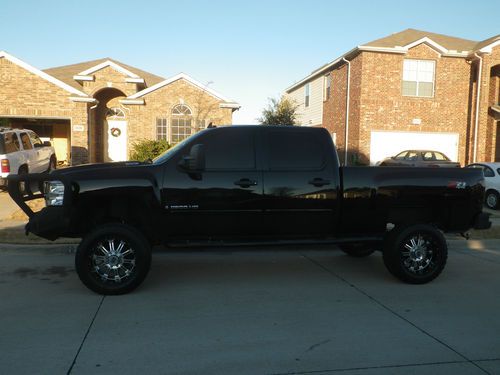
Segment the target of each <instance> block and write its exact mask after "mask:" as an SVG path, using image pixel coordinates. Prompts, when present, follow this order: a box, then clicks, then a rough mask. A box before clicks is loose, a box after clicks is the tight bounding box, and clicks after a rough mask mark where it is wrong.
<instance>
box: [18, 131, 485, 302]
mask: <svg viewBox="0 0 500 375" xmlns="http://www.w3.org/2000/svg"><path fill="white" fill-rule="evenodd" d="M21 181H24V184H23V185H24V186H26V187H27V188H25V189H24V190H22V189H20V187H19V186H20V185H21V184H20V182H21ZM483 183H484V177H483V173H482V171H481V170H477V169H459V168H439V169H432V168H399V167H395V168H382V167H349V168H348V167H344V168H343V167H340V166H339V161H338V157H337V152H336V150H335V146H334V144H333V142H332V139H331V137H330V135H329V134H328V132H327V131H326V130H325V129H321V128H305V127H293V126H232V127H222V128H210V129H206V130H204V131H201V132H199V133H197V134H196V135H193V136H191V137H190V138H187V139H186V140H185V141H183V142H182V143H179V144H178V145H176V146H175V147H173V148H171V149H170V150H168V151H167V152H166V153H164V154H162V155H161V156H159V157H158V158H156V159H155V160H153V161H152V162H150V163H139V162H121V163H109V164H95V165H83V166H76V167H72V168H67V169H61V170H56V171H52V172H51V173H50V174H39V175H26V176H14V177H12V178H10V181H9V193H10V195H11V197H12V198H13V199H14V200H15V201H16V202H17V203H18V205H19V206H20V207H21V208H22V209H23V210H24V211H25V212H26V213H27V214H28V216H29V223H28V224H27V225H26V231H27V232H32V233H34V234H36V235H38V236H41V237H44V238H47V239H50V240H53V239H56V238H58V237H63V236H64V237H77V238H80V237H82V238H83V239H82V242H81V243H80V245H79V247H78V250H77V252H76V261H75V263H76V270H77V273H78V275H79V277H80V279H81V280H82V282H83V283H84V284H85V285H86V286H87V287H88V288H90V289H91V290H93V291H95V292H97V293H102V294H123V293H127V292H129V291H131V290H133V289H134V288H136V287H137V286H138V285H139V284H140V283H141V282H142V281H143V280H144V278H145V277H146V275H147V273H148V271H149V268H150V263H151V246H152V245H154V244H158V243H163V244H179V243H184V244H196V245H200V244H217V245H222V244H227V243H229V244H241V243H270V242H275V243H280V244H283V243H288V242H294V243H297V242H316V243H336V244H338V245H339V247H340V248H341V249H342V250H344V251H345V252H346V253H347V254H349V255H352V256H367V255H369V254H371V253H372V252H373V251H375V250H381V251H382V252H383V259H384V262H385V265H386V266H387V268H388V270H389V271H390V272H391V273H392V274H393V275H395V276H396V277H398V278H399V279H401V280H403V281H405V282H408V283H415V284H421V283H426V282H429V281H431V280H433V279H434V278H435V277H437V276H438V275H439V274H440V273H441V271H442V270H443V268H444V266H445V263H446V259H447V244H446V241H445V239H444V237H443V234H442V232H456V233H464V232H466V231H467V230H469V229H470V228H477V229H483V228H489V226H490V225H491V223H490V222H489V219H488V215H487V214H484V213H482V205H483V195H484V186H483ZM33 186H35V187H37V188H33ZM39 197H44V198H45V201H46V207H45V208H43V209H42V210H41V211H39V212H37V213H34V212H33V211H32V210H31V209H30V208H29V207H28V206H27V205H26V201H27V200H30V199H34V198H39Z"/></svg>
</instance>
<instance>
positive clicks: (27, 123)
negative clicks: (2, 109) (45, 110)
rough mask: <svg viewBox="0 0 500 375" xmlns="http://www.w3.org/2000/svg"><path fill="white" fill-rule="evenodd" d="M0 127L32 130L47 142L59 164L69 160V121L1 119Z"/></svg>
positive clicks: (29, 118)
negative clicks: (52, 148) (50, 145)
mask: <svg viewBox="0 0 500 375" xmlns="http://www.w3.org/2000/svg"><path fill="white" fill-rule="evenodd" d="M0 125H1V126H3V127H8V128H17V129H30V130H33V131H34V132H35V133H36V134H37V135H38V136H39V137H40V139H41V140H42V141H44V142H45V141H49V142H50V143H51V144H52V146H53V147H54V150H55V152H56V157H57V161H58V163H59V164H68V163H69V160H70V149H71V132H70V120H69V119H59V118H37V117H1V118H0Z"/></svg>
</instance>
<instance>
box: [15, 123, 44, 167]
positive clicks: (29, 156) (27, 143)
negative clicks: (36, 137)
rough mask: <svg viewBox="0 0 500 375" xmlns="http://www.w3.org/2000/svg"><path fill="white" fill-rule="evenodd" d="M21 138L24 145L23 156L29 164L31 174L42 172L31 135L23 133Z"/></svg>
mask: <svg viewBox="0 0 500 375" xmlns="http://www.w3.org/2000/svg"><path fill="white" fill-rule="evenodd" d="M20 137H21V143H22V145H23V154H24V156H25V158H26V161H27V164H28V171H29V172H30V173H38V172H40V163H39V161H38V158H37V154H36V150H34V149H33V145H32V144H31V140H30V137H29V135H28V134H27V133H25V132H23V133H21V134H20ZM16 173H17V172H16Z"/></svg>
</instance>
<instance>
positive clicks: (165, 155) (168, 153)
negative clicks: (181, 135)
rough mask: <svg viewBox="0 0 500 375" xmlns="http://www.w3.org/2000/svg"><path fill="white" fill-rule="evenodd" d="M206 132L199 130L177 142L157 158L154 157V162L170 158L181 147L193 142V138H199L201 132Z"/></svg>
mask: <svg viewBox="0 0 500 375" xmlns="http://www.w3.org/2000/svg"><path fill="white" fill-rule="evenodd" d="M201 133H204V131H201V132H198V133H196V134H194V135H192V136H190V137H187V138H186V139H184V140H183V141H182V142H179V143H176V144H175V145H173V146H172V147H170V148H169V149H168V150H167V151H165V152H164V153H163V154H161V155H159V156H157V157H156V158H154V159H153V164H161V163H163V162H164V161H166V160H168V159H170V157H171V156H172V155H174V154H175V151H177V150H179V149H181V148H182V147H184V146H185V145H186V144H187V143H189V142H191V141H192V140H193V139H195V138H197V137H198V135H199V134H201Z"/></svg>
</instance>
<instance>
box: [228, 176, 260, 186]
mask: <svg viewBox="0 0 500 375" xmlns="http://www.w3.org/2000/svg"><path fill="white" fill-rule="evenodd" d="M234 184H235V185H238V186H241V187H242V188H248V187H250V186H256V185H257V181H254V180H250V179H249V178H242V179H241V180H239V181H235V182H234Z"/></svg>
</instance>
